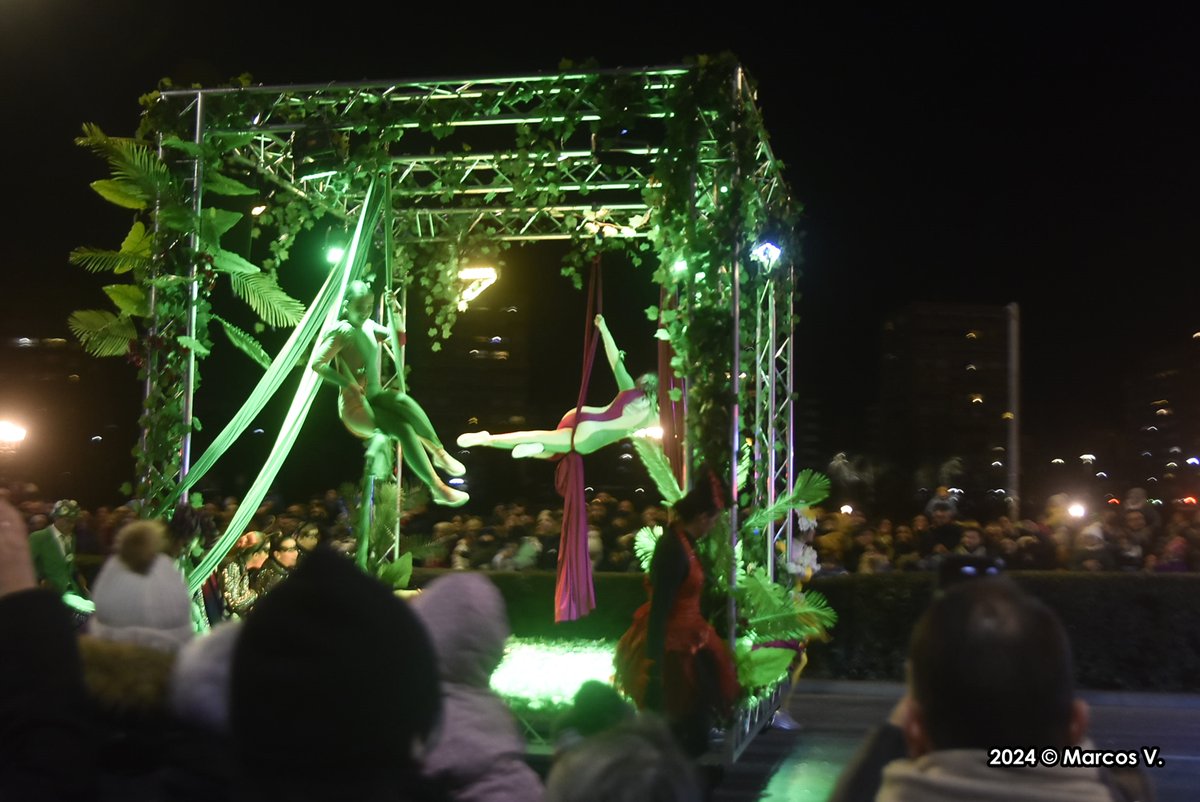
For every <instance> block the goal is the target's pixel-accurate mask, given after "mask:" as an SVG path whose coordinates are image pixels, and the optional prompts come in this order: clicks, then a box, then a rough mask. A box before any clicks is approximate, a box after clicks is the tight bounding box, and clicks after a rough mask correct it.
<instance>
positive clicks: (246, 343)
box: [213, 315, 271, 369]
mask: <svg viewBox="0 0 1200 802" xmlns="http://www.w3.org/2000/svg"><path fill="white" fill-rule="evenodd" d="M213 318H214V319H215V320H216V321H217V322H218V323H220V324H221V328H223V329H224V330H225V336H226V337H228V338H229V342H231V343H233V345H234V347H235V348H237V349H238V350H239V351H241V352H242V353H243V354H245V355H246V356H248V357H250V358H251V359H253V360H254V361H255V362H257V363H258V364H259V365H260V366H262V367H263V368H264V369H266V368H270V367H271V357H270V355H268V354H267V351H266V349H265V348H263V347H262V345H261V344H260V343H259V342H258V340H256V339H254V337H253V336H252V335H250V334H247V333H246V332H244V331H242V330H241V329H239V328H238V327H237V326H235V325H233V324H232V323H230V322H229V321H228V320H225V319H224V318H222V317H220V316H218V315H213Z"/></svg>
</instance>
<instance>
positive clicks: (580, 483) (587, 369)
mask: <svg viewBox="0 0 1200 802" xmlns="http://www.w3.org/2000/svg"><path fill="white" fill-rule="evenodd" d="M602 297H603V287H602V286H601V280H600V257H599V256H596V257H595V259H593V260H592V276H591V280H590V281H589V282H588V302H587V317H586V318H584V323H583V377H582V379H581V380H580V382H579V398H578V400H577V401H576V402H575V420H577V421H578V420H579V417H580V413H581V412H582V410H583V402H584V400H585V399H586V398H587V391H588V381H589V380H590V379H591V376H592V364H593V363H594V362H595V361H596V346H597V344H598V343H599V340H600V338H599V337H598V336H597V334H596V324H595V317H596V315H598V314H602V313H603V311H604V310H603V303H602ZM584 486H585V485H584V480H583V457H581V456H580V455H579V453H578V452H577V451H576V450H575V428H574V427H572V429H571V450H570V452H568V453H566V454H564V455H563V456H562V458H561V459H560V460H559V461H558V465H557V467H556V468H555V471H554V489H555V490H557V491H558V494H559V495H560V496H562V499H563V521H562V532H561V534H560V535H559V541H558V579H557V581H556V582H555V584H554V622H555V623H556V624H557V623H558V622H560V621H574V620H575V619H577V618H582V617H583V616H585V615H587V614H588V613H590V612H591V611H592V610H594V609H596V589H595V587H594V586H593V584H592V561H591V558H590V557H589V556H588V535H587V500H586V499H585V498H584V495H583V489H584Z"/></svg>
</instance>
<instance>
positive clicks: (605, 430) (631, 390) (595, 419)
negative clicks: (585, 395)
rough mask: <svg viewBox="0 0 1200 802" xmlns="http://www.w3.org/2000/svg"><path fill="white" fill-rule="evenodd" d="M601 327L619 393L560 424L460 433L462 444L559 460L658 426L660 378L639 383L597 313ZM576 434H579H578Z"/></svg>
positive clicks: (646, 378)
mask: <svg viewBox="0 0 1200 802" xmlns="http://www.w3.org/2000/svg"><path fill="white" fill-rule="evenodd" d="M595 324H596V329H597V331H599V333H600V339H601V341H602V342H603V343H604V354H605V356H606V357H607V358H608V364H609V367H611V368H612V372H613V377H614V378H615V379H616V380H617V389H618V390H619V391H620V392H619V393H617V397H616V398H614V399H613V400H612V401H611V402H610V403H609V404H608V405H606V406H603V407H587V406H585V407H582V408H581V409H580V410H579V413H580V414H579V416H578V421H577V420H576V415H575V410H574V409H572V410H571V411H570V412H568V413H567V414H566V415H563V417H562V420H560V421H559V422H558V426H557V428H555V429H553V430H549V429H537V430H534V431H528V432H509V433H507V434H490V433H489V432H467V433H466V434H463V435H460V436H459V438H458V445H459V446H460V447H462V448H471V447H472V446H488V447H489V448H505V449H509V450H511V451H512V455H513V457H516V458H518V459H519V458H521V457H538V458H541V459H553V458H555V457H557V456H559V455H562V454H566V453H567V452H569V451H572V450H574V451H575V452H577V453H579V454H591V453H592V452H593V451H597V450H599V449H601V448H603V447H604V446H607V445H611V444H612V443H615V442H617V441H618V440H622V439H624V438H626V437H629V436H630V435H631V434H633V433H634V432H636V431H637V430H638V429H644V428H646V427H648V426H652V425H654V424H655V423H657V421H658V403H657V398H656V396H657V393H658V377H657V376H655V375H654V374H652V373H650V374H646V375H644V376H641V377H639V378H638V380H637V381H636V382H635V381H634V380H633V379H632V378H631V377H630V375H629V371H628V370H626V369H625V362H624V360H623V358H622V356H623V355H622V353H621V351H620V350H619V349H618V348H617V344H616V343H615V342H614V341H613V338H612V334H610V333H609V331H608V326H607V325H605V323H604V316H603V315H596V319H595ZM572 435H573V437H572Z"/></svg>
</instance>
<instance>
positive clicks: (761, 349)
mask: <svg viewBox="0 0 1200 802" xmlns="http://www.w3.org/2000/svg"><path fill="white" fill-rule="evenodd" d="M792 281H793V271H792V269H791V268H790V267H789V268H788V270H787V272H786V273H785V274H782V275H781V274H780V273H777V272H772V273H768V274H767V275H765V276H764V279H763V282H762V285H761V286H760V287H759V288H758V291H757V293H756V301H757V310H756V323H757V325H756V327H755V330H756V342H755V344H754V358H755V375H754V380H755V381H754V383H755V403H754V428H753V432H754V494H755V495H754V500H755V506H756V507H757V508H759V509H765V508H769V507H771V506H772V505H774V504H775V503H776V502H777V501H779V499H780V498H781V497H784V498H786V497H787V496H788V495H790V494H791V492H792V490H793V489H794V487H795V456H794V453H793V452H794V449H793V447H792V446H793V443H792V431H793V425H794V419H793V413H794V409H793V402H792V395H793V390H794V386H793V384H794V381H795V374H794V372H793V369H792V360H793V356H794V348H793V343H792V300H793V297H792ZM793 518H794V516H792V515H788V516H787V517H785V518H784V519H783V520H782V521H778V520H772V521H767V522H766V523H765V524H764V527H763V533H762V535H763V545H764V548H765V550H766V553H765V554H764V555H763V564H764V565H766V567H767V571H768V572H769V573H770V575H771V576H772V577H774V571H775V545H776V543H777V542H778V541H779V538H780V537H786V543H787V551H788V554H789V555H790V554H791V549H792V537H793V534H794V522H793Z"/></svg>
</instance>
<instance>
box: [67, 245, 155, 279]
mask: <svg viewBox="0 0 1200 802" xmlns="http://www.w3.org/2000/svg"><path fill="white" fill-rule="evenodd" d="M68 258H69V259H70V261H71V264H73V265H79V266H80V267H82V268H83V269H84V270H86V271H88V272H89V273H103V272H106V271H111V272H113V273H118V274H120V273H128V272H129V271H130V270H135V269H137V268H139V267H143V268H144V267H149V266H150V262H151V260H150V257H148V256H135V255H133V254H128V253H123V252H121V251H109V250H103V249H101V248H76V249H75V250H73V251H71V255H70V256H69V257H68Z"/></svg>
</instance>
